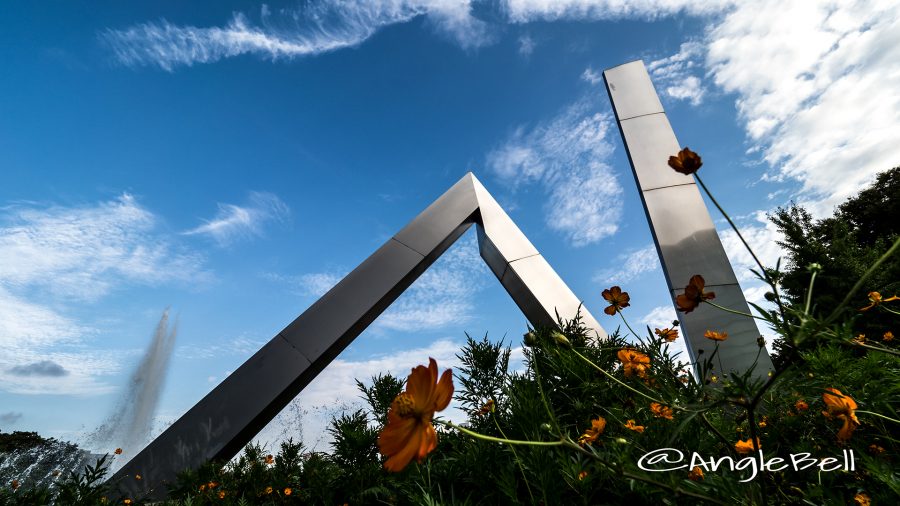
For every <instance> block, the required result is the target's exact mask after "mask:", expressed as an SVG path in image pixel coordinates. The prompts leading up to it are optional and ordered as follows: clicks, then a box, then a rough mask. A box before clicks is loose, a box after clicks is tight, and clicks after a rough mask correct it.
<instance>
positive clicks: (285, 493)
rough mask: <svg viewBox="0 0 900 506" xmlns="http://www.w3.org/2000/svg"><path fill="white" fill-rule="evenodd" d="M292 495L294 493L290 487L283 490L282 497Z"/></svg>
mask: <svg viewBox="0 0 900 506" xmlns="http://www.w3.org/2000/svg"><path fill="white" fill-rule="evenodd" d="M293 493H294V491H293V490H291V487H287V488H285V489H284V495H291V494H293Z"/></svg>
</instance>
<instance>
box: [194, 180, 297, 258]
mask: <svg viewBox="0 0 900 506" xmlns="http://www.w3.org/2000/svg"><path fill="white" fill-rule="evenodd" d="M289 214H290V210H289V208H288V206H287V204H285V203H284V202H282V201H281V199H279V198H278V197H277V196H275V195H273V194H271V193H265V192H251V193H250V196H249V198H248V203H247V204H245V205H243V206H238V205H234V204H219V212H218V213H216V217H215V218H213V219H212V220H209V221H207V222H206V223H204V224H203V225H200V226H198V227H196V228H193V229H191V230H188V231H185V232H183V234H184V235H205V236H208V237H211V238H212V239H214V240H215V241H216V242H217V243H218V244H219V245H220V246H227V245H229V244H231V243H233V242H234V241H236V240H239V239H244V238H247V237H253V236H260V235H262V232H263V225H264V224H266V223H267V222H270V221H280V220H283V219H284V218H286V217H287V216H288V215H289Z"/></svg>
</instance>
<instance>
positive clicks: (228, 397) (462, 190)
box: [109, 173, 606, 499]
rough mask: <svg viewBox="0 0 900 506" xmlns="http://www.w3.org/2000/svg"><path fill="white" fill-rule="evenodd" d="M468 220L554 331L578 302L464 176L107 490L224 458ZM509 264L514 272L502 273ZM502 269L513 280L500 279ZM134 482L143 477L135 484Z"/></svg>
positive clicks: (156, 485)
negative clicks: (560, 318)
mask: <svg viewBox="0 0 900 506" xmlns="http://www.w3.org/2000/svg"><path fill="white" fill-rule="evenodd" d="M480 204H483V205H484V209H483V210H481V209H480V208H479V205H480ZM474 222H477V223H478V224H479V229H480V230H479V232H480V234H479V240H480V241H483V242H482V248H481V250H482V255H483V256H485V255H486V256H485V258H486V259H487V260H489V264H491V265H492V270H493V269H494V268H495V266H499V267H497V268H498V269H499V270H500V271H501V274H498V278H502V279H501V282H502V284H503V286H504V288H506V290H507V291H508V292H509V293H510V295H512V296H513V298H514V299H515V300H516V303H517V304H519V307H521V308H522V310H523V311H524V312H525V316H526V317H527V318H528V319H529V321H531V322H532V323H533V324H535V325H553V324H555V322H556V319H555V316H554V317H553V318H552V319H551V318H549V316H550V315H552V314H553V309H554V307H555V308H557V309H558V311H559V314H560V315H561V316H562V317H564V318H571V317H573V316H574V315H575V311H576V309H577V307H578V298H577V297H575V295H574V294H573V293H572V292H571V291H570V290H569V288H568V287H567V286H566V285H565V283H563V281H562V279H560V278H559V276H557V275H556V273H555V272H553V269H552V268H551V267H550V266H549V265H548V264H547V263H546V262H545V261H544V259H543V258H542V257H541V256H540V255H539V254H538V253H537V250H536V249H535V248H534V246H533V245H532V244H531V242H529V241H528V239H527V238H526V237H525V236H524V234H522V232H521V231H520V230H519V229H518V227H516V226H515V224H514V223H513V222H512V220H510V219H509V217H508V216H507V215H506V213H505V212H503V210H502V209H501V208H500V206H499V205H497V202H496V201H495V200H494V199H493V198H492V197H491V196H490V194H489V193H488V192H487V190H485V189H484V187H483V186H482V185H481V183H480V182H478V180H477V179H475V176H474V175H472V174H471V173H469V174H466V175H465V176H464V177H463V178H462V179H460V180H459V181H458V182H457V183H456V184H455V185H454V186H453V187H451V188H450V189H449V190H448V191H447V192H446V193H444V195H442V196H441V197H440V198H438V199H437V200H436V201H435V202H434V203H433V204H431V205H430V206H429V207H428V208H427V209H426V210H425V211H423V212H422V213H421V214H419V216H417V217H416V218H415V219H414V220H413V221H412V222H410V223H409V224H408V225H407V226H406V227H404V228H403V229H402V230H401V231H400V232H398V233H397V235H396V236H394V237H393V238H391V239H390V240H388V242H387V243H385V244H384V245H383V246H381V248H379V249H378V250H377V251H375V253H373V254H372V255H371V256H370V257H369V258H367V259H366V260H365V261H363V263H361V264H360V265H359V266H358V267H357V268H356V269H354V270H353V272H351V273H350V274H348V275H347V276H346V277H345V278H344V279H343V280H341V282H339V283H338V284H337V285H336V286H335V287H334V288H332V289H331V290H329V291H328V293H326V294H325V295H323V296H322V297H321V298H320V299H319V300H318V301H316V302H315V303H314V304H313V305H312V306H310V307H309V309H307V310H306V311H304V313H303V314H301V315H300V316H299V317H298V318H297V319H296V320H294V321H293V322H292V323H291V324H290V325H288V326H287V327H286V328H285V329H284V330H283V331H282V332H281V333H279V334H278V335H277V336H276V337H275V338H274V339H272V340H271V341H270V342H269V343H268V344H267V345H266V346H264V347H263V348H262V349H261V350H260V351H258V352H257V353H256V354H255V355H253V357H251V358H250V359H249V360H248V361H247V362H245V363H244V364H243V365H242V366H241V367H240V368H238V370H237V371H235V372H234V373H232V374H231V375H230V376H229V377H228V378H226V380H225V381H223V382H222V383H221V384H219V385H218V386H217V387H216V388H215V389H213V391H212V392H210V393H209V394H208V395H207V396H206V397H204V398H203V400H201V401H200V402H199V403H197V404H196V405H195V406H194V407H193V408H191V409H190V410H189V411H188V412H187V413H186V414H185V415H184V416H182V417H181V418H179V419H178V420H177V421H176V422H175V423H174V424H172V425H171V426H170V427H169V428H168V429H167V430H166V431H165V432H164V433H163V434H162V435H161V436H160V437H158V438H157V439H155V440H154V441H152V442H151V443H150V444H149V445H148V446H147V447H146V448H145V449H144V450H143V451H141V452H140V453H138V455H137V456H135V457H134V458H133V459H132V460H131V461H129V462H128V463H127V464H126V465H125V466H124V467H123V468H122V469H120V470H119V471H118V472H117V473H116V474H115V475H114V476H113V477H112V478H110V481H109V483H111V484H114V486H116V487H118V489H119V493H120V495H121V496H128V497H143V496H147V497H149V498H155V499H161V498H163V497H164V495H165V492H166V490H165V485H166V484H167V483H171V482H173V481H174V479H175V477H176V474H177V473H178V472H180V471H182V470H185V469H191V468H196V467H198V466H200V465H201V464H203V463H204V462H206V461H207V460H210V459H222V460H227V459H230V458H231V457H233V456H234V455H235V454H236V453H237V452H238V451H240V449H241V448H242V447H243V446H244V445H246V444H247V443H248V442H249V441H250V440H251V439H252V438H253V436H254V435H256V434H257V433H258V432H259V430H261V429H262V428H263V427H264V426H265V425H266V424H267V423H268V422H269V421H271V420H272V418H274V417H275V415H277V414H278V412H280V411H281V410H282V409H284V407H285V406H286V405H287V404H288V403H289V402H290V401H291V399H293V398H294V397H295V396H296V395H297V394H298V393H300V391H301V390H302V389H303V388H304V387H305V386H306V385H308V384H309V383H310V382H311V381H312V380H313V379H314V378H315V377H316V375H318V374H319V373H320V372H321V371H322V370H323V369H324V368H325V367H326V366H327V365H328V364H329V363H330V362H331V361H332V360H334V358H335V357H337V355H338V354H339V353H340V352H341V351H342V350H343V349H344V348H345V347H346V346H348V345H349V344H350V343H351V342H352V341H353V339H355V338H356V337H357V336H358V335H359V334H360V333H361V332H362V331H363V330H364V329H365V328H366V327H367V326H368V325H369V324H370V323H372V321H374V320H375V318H377V317H378V315H379V314H381V313H382V312H383V311H384V310H385V309H386V308H387V307H388V306H389V305H390V304H391V302H393V301H394V300H395V299H396V298H397V297H398V296H399V295H400V294H401V293H403V291H404V290H406V288H408V287H409V286H410V285H411V284H412V283H413V282H414V281H415V280H416V278H418V277H419V275H420V274H422V272H424V271H425V270H426V269H427V268H428V267H429V266H430V265H431V264H432V263H433V262H434V261H435V260H436V259H437V258H438V257H439V256H440V255H441V254H442V253H443V252H444V251H445V250H446V249H447V248H448V247H449V246H450V245H451V244H453V242H454V241H456V240H457V239H458V238H459V237H460V236H461V235H462V234H463V233H464V232H465V231H466V229H467V228H469V227H470V226H471V225H472V223H474ZM486 251H489V253H487V254H486V253H485V252H486ZM529 255H532V256H529ZM522 256H525V258H522ZM511 261H513V262H514V264H515V268H507V267H505V266H508V265H510V262H511ZM503 271H510V272H512V273H513V274H512V275H511V276H505V275H503V274H502V272H503ZM494 272H495V273H496V272H497V270H494ZM554 304H556V306H554ZM582 315H583V318H584V320H583V321H584V322H585V324H586V325H587V326H588V327H589V328H591V329H593V330H594V331H595V332H596V333H597V335H598V336H600V337H606V333H605V332H604V331H603V329H602V328H601V327H600V325H599V324H598V323H597V321H596V320H594V318H593V316H591V314H590V313H589V312H588V311H587V310H586V309H583V310H582ZM135 474H140V475H142V476H143V478H144V479H143V480H140V481H138V480H135V479H134V475H135Z"/></svg>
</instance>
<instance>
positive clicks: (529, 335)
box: [523, 331, 537, 347]
mask: <svg viewBox="0 0 900 506" xmlns="http://www.w3.org/2000/svg"><path fill="white" fill-rule="evenodd" d="M523 337H524V338H525V346H528V347H532V346H534V345H536V344H537V336H536V335H534V332H531V331H529V332H526V333H525V335H524V336H523Z"/></svg>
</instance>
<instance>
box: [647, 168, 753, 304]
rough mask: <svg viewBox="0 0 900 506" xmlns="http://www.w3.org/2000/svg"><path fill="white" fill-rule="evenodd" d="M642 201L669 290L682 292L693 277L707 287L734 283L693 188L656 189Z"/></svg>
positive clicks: (702, 206)
mask: <svg viewBox="0 0 900 506" xmlns="http://www.w3.org/2000/svg"><path fill="white" fill-rule="evenodd" d="M670 170H671V169H670ZM673 172H674V171H673ZM642 197H643V200H644V205H645V208H646V211H647V214H648V215H649V216H650V219H651V228H652V229H653V235H654V238H655V239H656V244H657V247H658V248H659V249H660V251H661V252H662V255H660V260H661V262H662V264H663V267H664V268H665V271H666V276H667V277H668V278H669V279H670V280H671V282H672V288H679V287H681V288H684V286H685V285H687V283H688V280H690V279H691V276H693V275H694V274H700V275H702V276H703V278H704V279H705V280H706V283H707V284H709V285H724V284H729V283H737V278H736V277H735V276H734V269H732V268H731V263H729V261H728V257H727V256H726V255H725V249H724V248H722V244H721V242H719V235H718V234H717V233H716V228H715V226H713V222H712V220H711V219H710V217H709V212H707V210H706V205H705V204H704V203H703V199H702V198H701V197H700V191H699V190H698V189H697V185H695V184H690V185H682V186H669V187H666V188H659V189H657V190H650V191H646V192H643V193H642Z"/></svg>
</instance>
